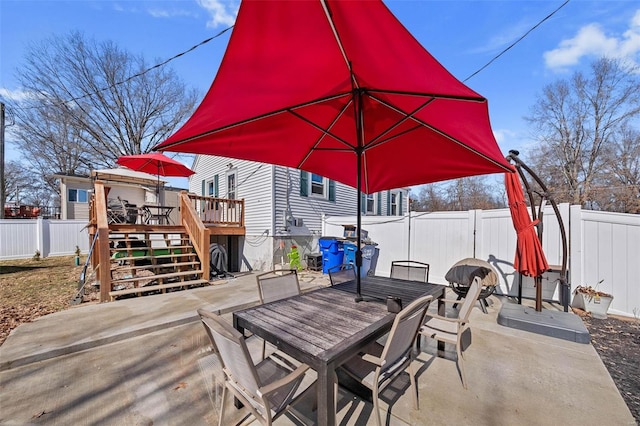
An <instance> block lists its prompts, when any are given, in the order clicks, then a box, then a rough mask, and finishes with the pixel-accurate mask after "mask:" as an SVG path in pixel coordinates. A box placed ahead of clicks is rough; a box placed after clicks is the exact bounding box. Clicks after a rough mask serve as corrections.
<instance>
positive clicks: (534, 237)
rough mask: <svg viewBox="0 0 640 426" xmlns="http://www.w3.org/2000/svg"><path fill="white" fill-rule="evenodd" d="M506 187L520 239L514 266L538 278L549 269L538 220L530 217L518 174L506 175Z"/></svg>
mask: <svg viewBox="0 0 640 426" xmlns="http://www.w3.org/2000/svg"><path fill="white" fill-rule="evenodd" d="M505 186H506V190H507V198H508V199H509V210H511V219H512V220H513V227H514V228H515V230H516V234H517V238H518V242H517V248H516V256H515V260H514V262H513V266H514V268H515V269H516V270H517V271H518V272H520V273H521V274H522V275H526V276H529V277H538V276H540V275H542V273H543V272H545V271H547V270H548V269H549V264H548V263H547V259H546V257H545V256H544V252H543V251H542V245H541V244H540V239H538V234H537V233H536V228H535V225H536V224H537V223H538V220H535V221H532V220H531V216H529V211H528V208H527V204H526V203H525V201H524V192H523V191H522V185H521V184H520V178H519V177H518V173H505Z"/></svg>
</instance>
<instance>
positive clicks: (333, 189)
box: [329, 179, 336, 201]
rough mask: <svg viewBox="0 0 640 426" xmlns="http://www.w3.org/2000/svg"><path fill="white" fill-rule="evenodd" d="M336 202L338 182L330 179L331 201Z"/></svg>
mask: <svg viewBox="0 0 640 426" xmlns="http://www.w3.org/2000/svg"><path fill="white" fill-rule="evenodd" d="M335 200H336V181H335V180H331V179H329V201H335Z"/></svg>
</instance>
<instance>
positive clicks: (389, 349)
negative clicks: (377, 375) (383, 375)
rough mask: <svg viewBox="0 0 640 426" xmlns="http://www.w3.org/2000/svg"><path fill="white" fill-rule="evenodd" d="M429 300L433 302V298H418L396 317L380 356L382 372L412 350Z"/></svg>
mask: <svg viewBox="0 0 640 426" xmlns="http://www.w3.org/2000/svg"><path fill="white" fill-rule="evenodd" d="M431 300H433V296H423V297H420V298H418V299H416V300H414V301H413V302H411V303H410V304H409V305H408V306H407V307H405V308H404V309H402V310H401V311H400V312H399V313H398V314H397V315H396V318H395V320H394V321H393V325H392V326H391V331H390V332H389V336H388V337H387V341H386V343H385V345H384V349H383V350H382V354H381V356H380V357H381V358H382V359H383V360H385V363H384V364H383V367H382V371H384V370H386V369H387V368H389V367H392V366H393V365H394V364H395V361H397V360H399V359H400V358H402V357H404V356H405V355H406V354H407V352H408V351H410V350H412V348H413V342H415V340H416V337H417V335H418V331H419V329H420V326H421V325H422V324H423V322H424V318H425V315H426V313H427V309H428V308H429V304H430V303H431Z"/></svg>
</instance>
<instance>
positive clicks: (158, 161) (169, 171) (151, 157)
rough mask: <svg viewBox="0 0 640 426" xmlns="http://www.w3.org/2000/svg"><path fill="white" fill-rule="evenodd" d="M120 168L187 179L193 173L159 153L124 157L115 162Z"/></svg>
mask: <svg viewBox="0 0 640 426" xmlns="http://www.w3.org/2000/svg"><path fill="white" fill-rule="evenodd" d="M116 162H117V163H118V164H120V165H121V166H124V167H127V168H129V169H131V170H135V171H137V172H145V173H149V174H152V175H158V176H180V177H189V176H191V175H192V174H194V173H195V172H194V171H193V170H191V169H190V168H188V167H187V166H185V165H184V164H182V163H180V162H178V161H176V160H174V159H173V158H169V157H167V156H166V155H164V154H162V153H159V152H152V153H149V154H139V155H124V156H122V157H120V158H118V160H116Z"/></svg>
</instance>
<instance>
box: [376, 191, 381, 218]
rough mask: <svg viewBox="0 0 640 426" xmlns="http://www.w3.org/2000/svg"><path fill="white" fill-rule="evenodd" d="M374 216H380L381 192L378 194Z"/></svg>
mask: <svg viewBox="0 0 640 426" xmlns="http://www.w3.org/2000/svg"><path fill="white" fill-rule="evenodd" d="M376 214H377V215H378V216H381V215H382V192H378V201H377V203H376Z"/></svg>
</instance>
